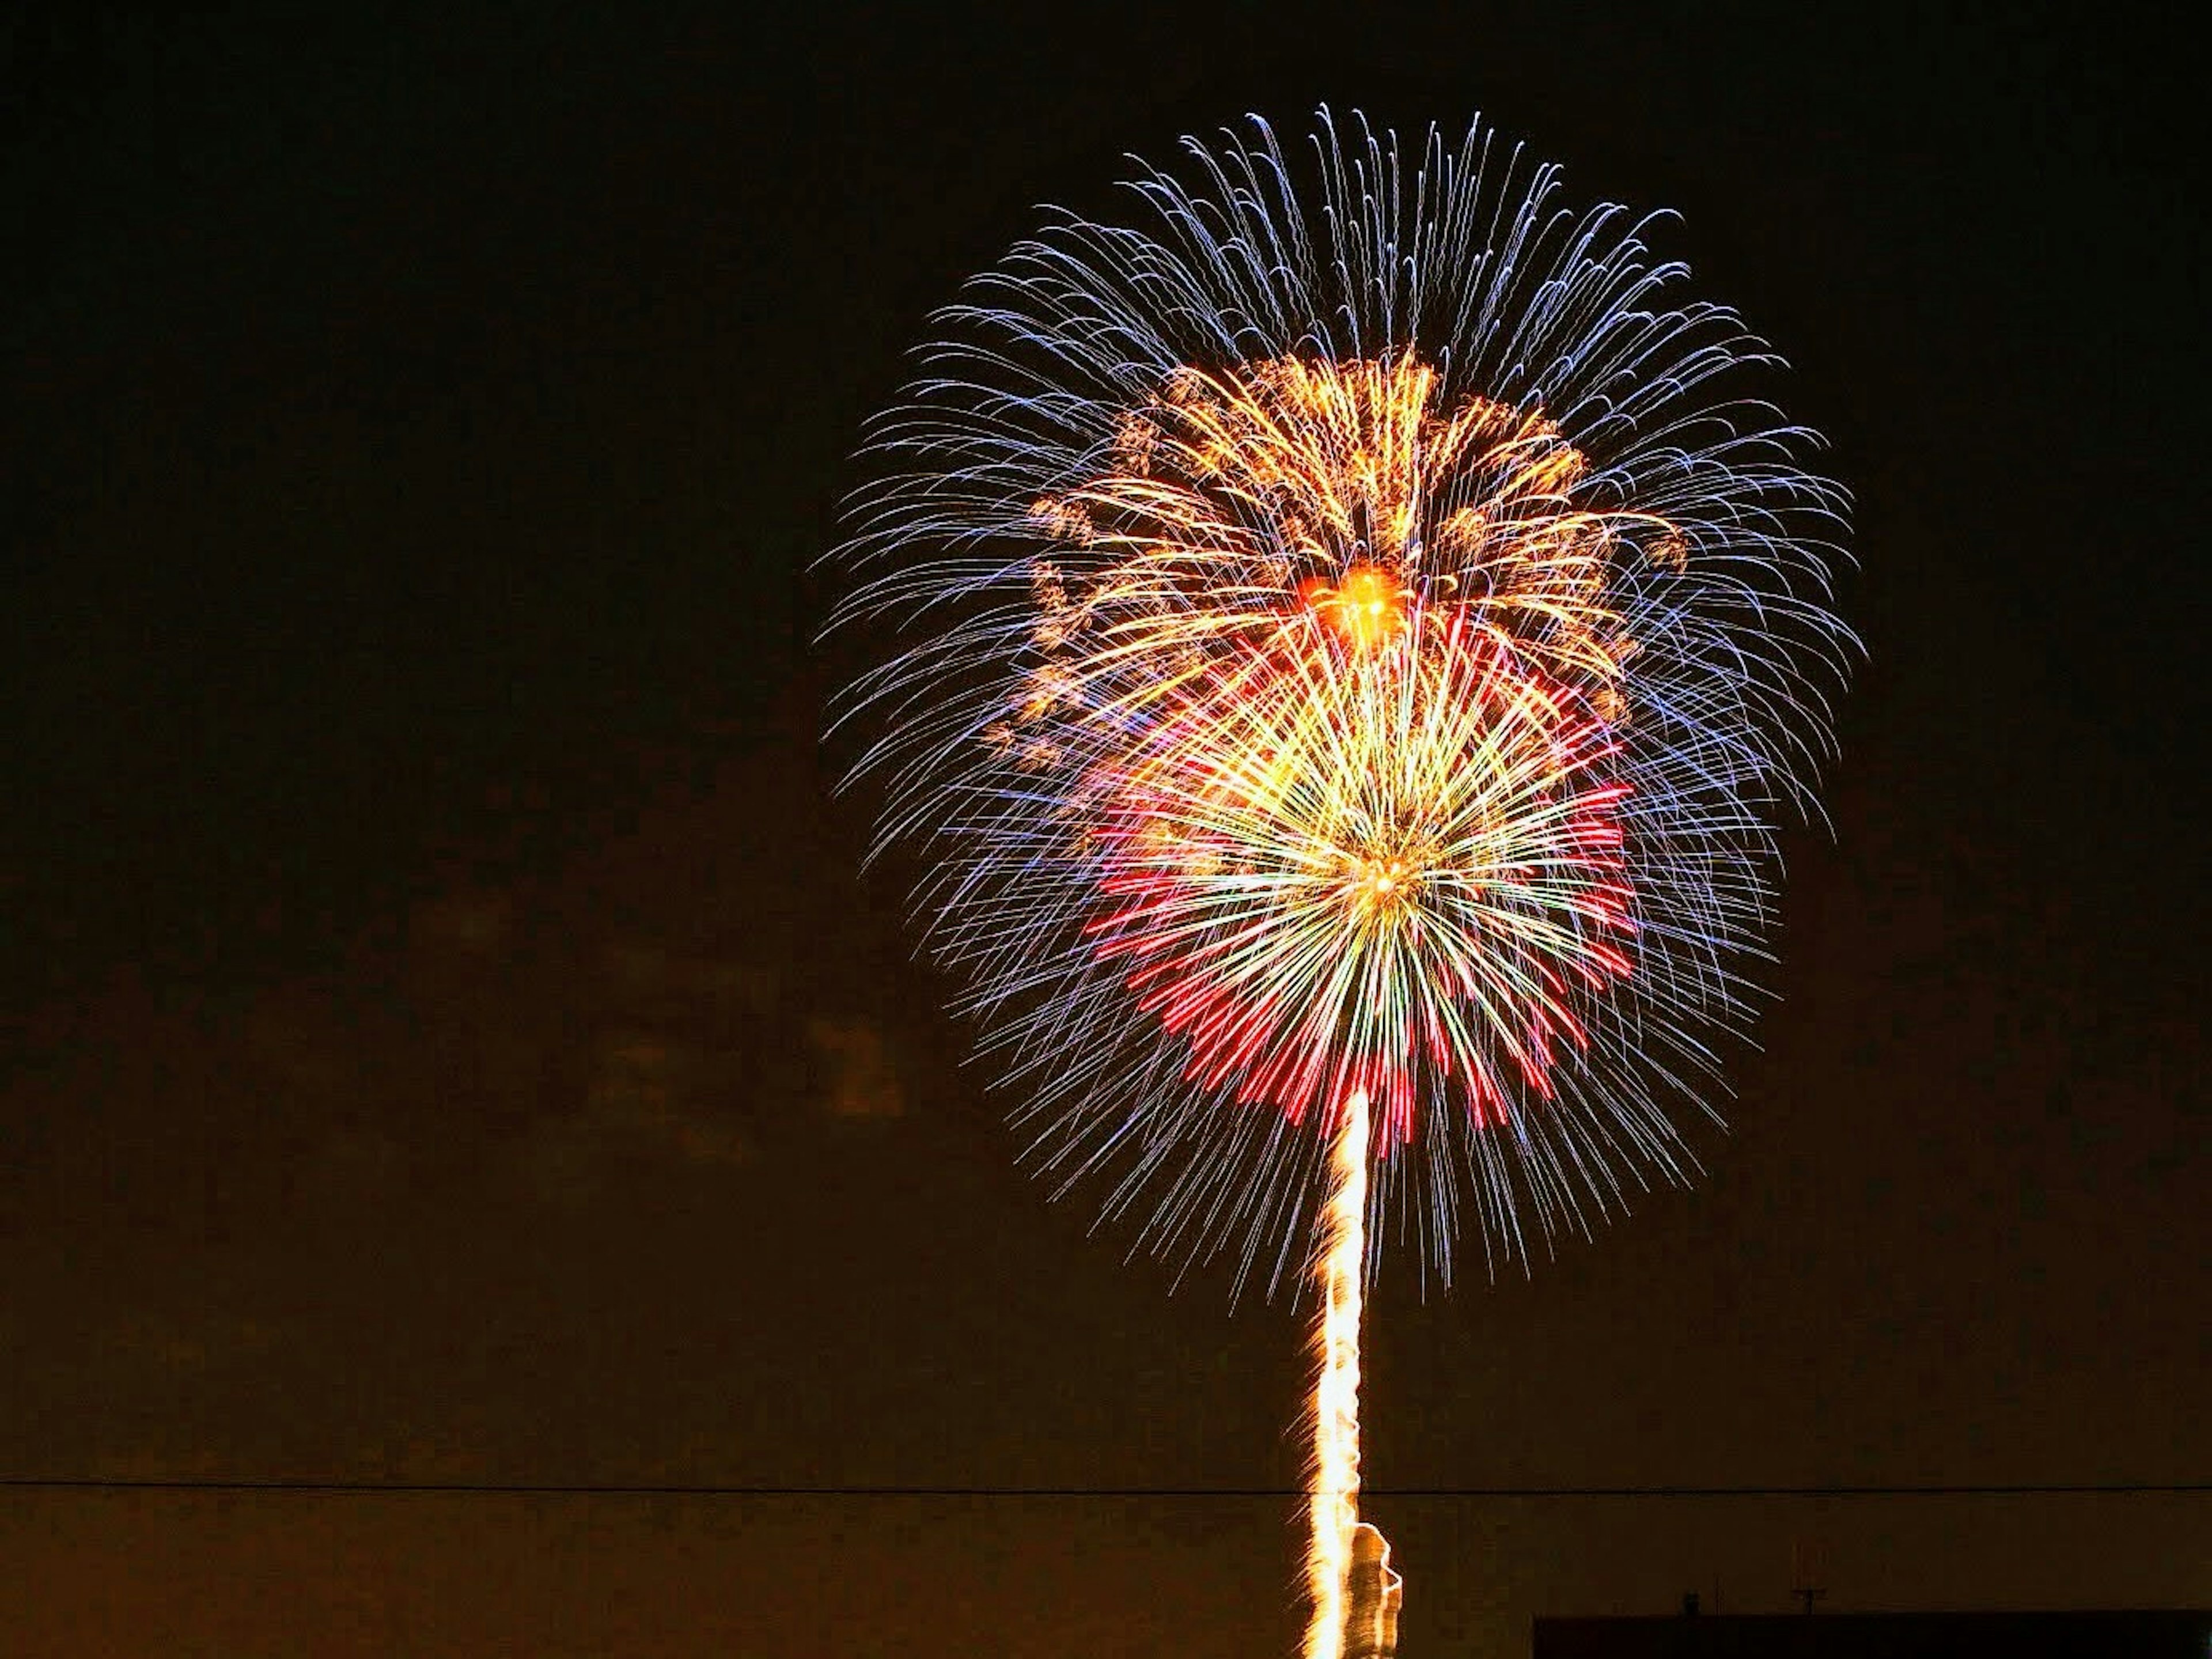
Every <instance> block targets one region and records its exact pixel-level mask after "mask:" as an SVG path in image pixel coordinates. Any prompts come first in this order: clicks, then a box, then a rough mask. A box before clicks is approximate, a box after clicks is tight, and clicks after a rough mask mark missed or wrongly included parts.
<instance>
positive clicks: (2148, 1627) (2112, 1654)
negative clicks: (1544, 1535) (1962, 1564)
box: [1534, 1596, 2212, 1659]
mask: <svg viewBox="0 0 2212 1659" xmlns="http://www.w3.org/2000/svg"><path fill="white" fill-rule="evenodd" d="M1875 1656H1880V1659H1984V1656H1986V1659H2212V1611H2206V1610H2203V1609H2195V1610H2181V1609H2172V1610H2164V1609H2161V1610H2145V1611H2118V1610H2115V1611H2100V1612H2063V1613H1812V1614H1806V1613H1757V1614H1751V1615H1743V1614H1730V1615H1728V1616H1727V1617H1721V1616H1719V1615H1715V1614H1701V1613H1699V1612H1698V1611H1697V1601H1696V1598H1695V1597H1694V1596H1692V1597H1686V1598H1685V1599H1684V1603H1683V1611H1682V1613H1680V1615H1679V1616H1676V1617H1674V1618H1650V1619H1646V1618H1637V1619H1539V1620H1536V1629H1535V1646H1534V1659H1875Z"/></svg>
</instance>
